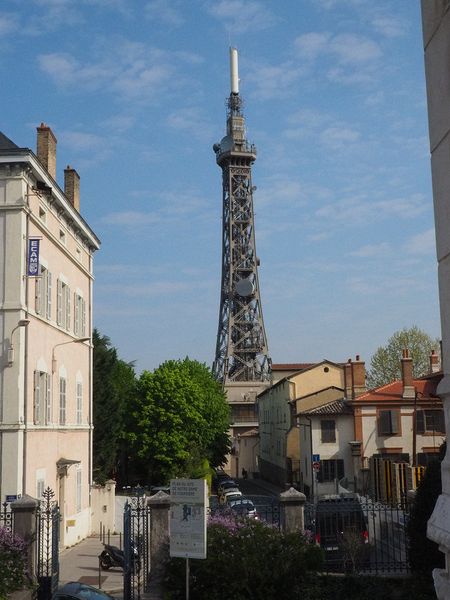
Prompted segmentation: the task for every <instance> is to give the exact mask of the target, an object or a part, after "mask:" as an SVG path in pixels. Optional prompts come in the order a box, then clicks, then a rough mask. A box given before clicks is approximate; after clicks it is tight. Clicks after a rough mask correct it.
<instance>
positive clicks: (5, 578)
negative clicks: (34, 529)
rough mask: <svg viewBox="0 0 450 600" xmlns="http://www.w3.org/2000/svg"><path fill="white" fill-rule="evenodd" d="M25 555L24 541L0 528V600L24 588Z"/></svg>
mask: <svg viewBox="0 0 450 600" xmlns="http://www.w3.org/2000/svg"><path fill="white" fill-rule="evenodd" d="M26 567H27V553H26V544H25V542H24V540H23V539H22V538H21V537H19V536H17V535H14V534H13V533H11V532H10V531H8V530H7V529H5V528H4V527H0V600H6V598H8V596H9V594H11V593H12V592H15V591H17V590H20V589H22V588H23V587H26V586H27V585H28V583H29V578H28V576H27V571H26Z"/></svg>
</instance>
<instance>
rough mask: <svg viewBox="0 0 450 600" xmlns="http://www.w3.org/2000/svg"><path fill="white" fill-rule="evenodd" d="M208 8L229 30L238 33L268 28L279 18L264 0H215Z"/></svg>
mask: <svg viewBox="0 0 450 600" xmlns="http://www.w3.org/2000/svg"><path fill="white" fill-rule="evenodd" d="M207 10H208V12H209V14H210V15H212V16H213V17H215V18H216V19H219V20H220V21H222V23H223V25H224V27H225V29H227V31H230V32H232V33H233V34H236V35H237V34H240V33H246V32H247V31H259V30H263V29H267V28H268V27H271V26H272V25H274V24H275V23H276V20H277V19H276V18H275V16H274V15H273V14H272V13H271V12H270V11H269V10H268V9H267V7H266V6H265V5H264V4H263V3H262V2H256V1H255V0H218V1H217V0H215V1H214V0H213V2H209V4H208V5H207Z"/></svg>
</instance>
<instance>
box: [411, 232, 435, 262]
mask: <svg viewBox="0 0 450 600" xmlns="http://www.w3.org/2000/svg"><path fill="white" fill-rule="evenodd" d="M404 249H405V251H406V252H408V253H409V254H414V255H431V254H435V252H436V237H435V231H434V227H433V228H431V229H427V230H426V231H423V232H422V233H418V234H416V235H414V236H412V237H411V238H410V239H409V240H408V241H407V242H406V243H405V248H404Z"/></svg>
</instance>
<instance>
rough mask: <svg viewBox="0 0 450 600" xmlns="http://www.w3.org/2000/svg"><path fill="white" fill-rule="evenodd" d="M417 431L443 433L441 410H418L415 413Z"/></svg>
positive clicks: (442, 412)
mask: <svg viewBox="0 0 450 600" xmlns="http://www.w3.org/2000/svg"><path fill="white" fill-rule="evenodd" d="M416 428H417V433H436V432H438V433H445V419H444V411H443V410H418V411H417V413H416Z"/></svg>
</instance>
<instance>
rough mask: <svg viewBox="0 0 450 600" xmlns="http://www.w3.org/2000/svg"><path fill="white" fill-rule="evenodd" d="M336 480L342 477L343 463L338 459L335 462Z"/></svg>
mask: <svg viewBox="0 0 450 600" xmlns="http://www.w3.org/2000/svg"><path fill="white" fill-rule="evenodd" d="M336 462H337V478H338V479H342V478H343V477H344V461H343V460H342V459H338V460H337V461H336Z"/></svg>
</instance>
